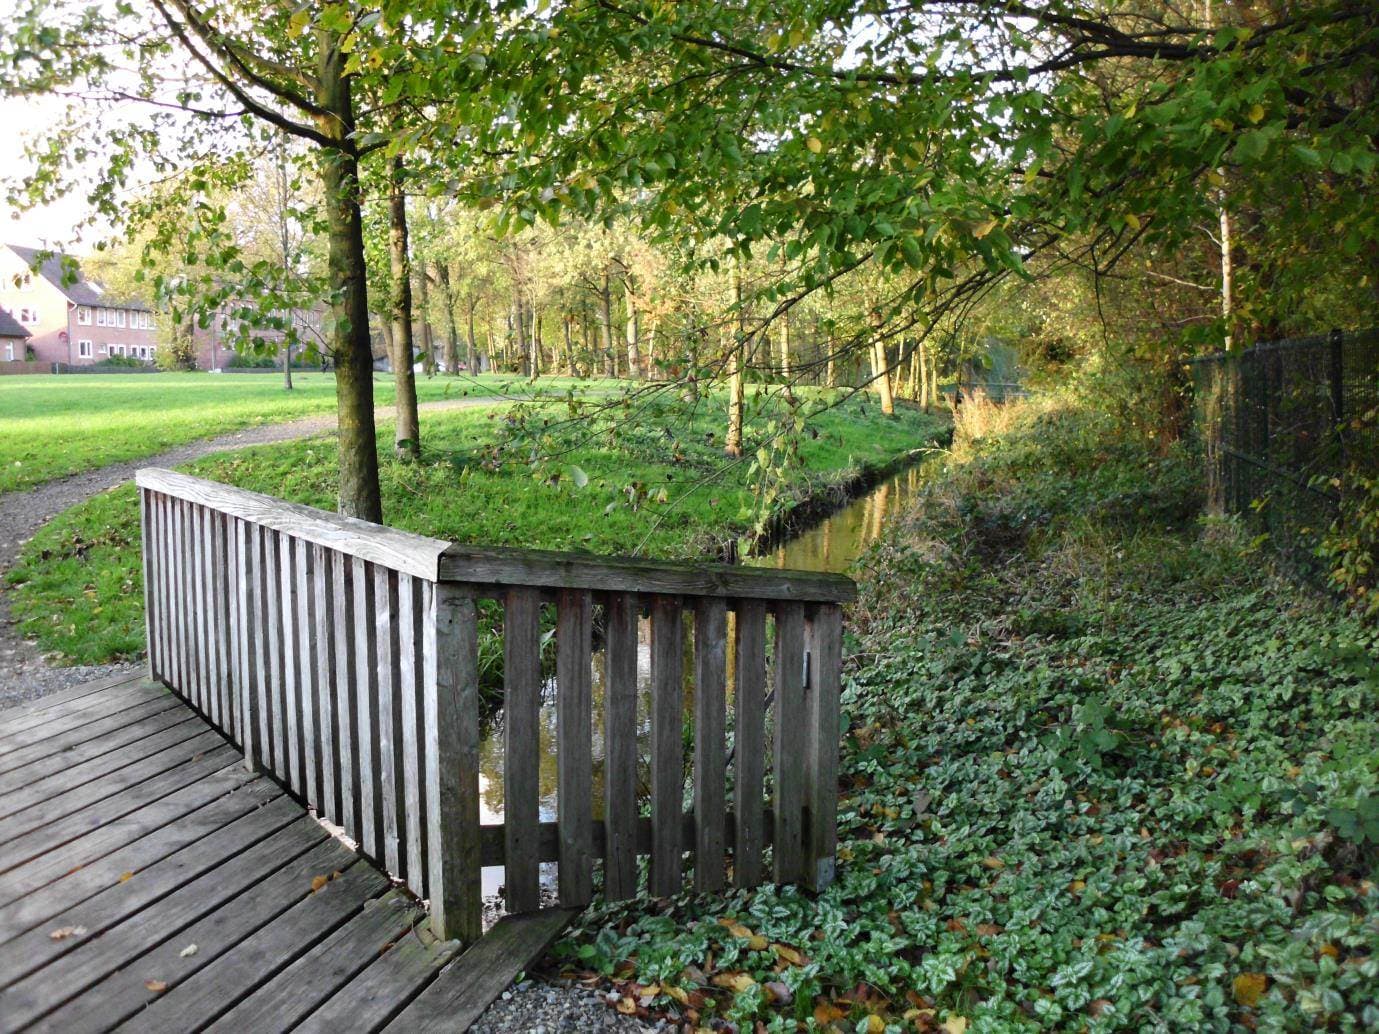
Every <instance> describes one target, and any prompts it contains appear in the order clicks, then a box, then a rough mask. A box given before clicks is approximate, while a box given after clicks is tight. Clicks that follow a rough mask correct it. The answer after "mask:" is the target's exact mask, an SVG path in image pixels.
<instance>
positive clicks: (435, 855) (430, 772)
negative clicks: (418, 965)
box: [422, 582, 483, 944]
mask: <svg viewBox="0 0 1379 1034" xmlns="http://www.w3.org/2000/svg"><path fill="white" fill-rule="evenodd" d="M432 599H433V600H434V601H435V602H434V604H433V611H432V613H431V614H430V615H428V616H427V621H426V642H425V644H424V673H423V687H422V705H423V708H424V714H423V723H422V724H423V729H424V735H425V738H426V745H425V751H424V753H425V758H426V830H427V837H426V847H427V867H428V872H427V877H428V879H427V886H428V890H429V891H430V895H431V928H432V930H433V931H434V932H435V934H436V936H438V937H440V938H442V939H443V940H452V939H458V940H461V941H464V942H465V943H467V944H469V943H473V942H474V941H476V940H478V939H479V935H480V934H482V933H483V922H482V920H483V917H482V914H481V901H480V895H481V891H482V888H481V885H480V871H479V665H478V624H477V620H476V614H475V609H476V608H475V606H474V600H473V599H472V598H471V597H470V596H468V595H467V594H465V593H464V592H463V591H461V590H458V589H457V587H456V586H455V585H453V584H450V583H446V582H437V583H436V591H435V592H434V593H433V594H432Z"/></svg>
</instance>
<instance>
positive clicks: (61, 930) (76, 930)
mask: <svg viewBox="0 0 1379 1034" xmlns="http://www.w3.org/2000/svg"><path fill="white" fill-rule="evenodd" d="M85 933H86V927H84V926H59V927H58V928H57V929H56V930H54V931H53V932H52V933H50V934H49V935H48V936H49V937H51V938H52V939H53V940H55V941H65V940H66V939H67V938H68V937H82V936H84V935H85Z"/></svg>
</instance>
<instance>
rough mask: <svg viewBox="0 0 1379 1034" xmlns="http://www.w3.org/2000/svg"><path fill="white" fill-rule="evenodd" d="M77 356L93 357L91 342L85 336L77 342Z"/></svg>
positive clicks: (80, 357) (81, 357)
mask: <svg viewBox="0 0 1379 1034" xmlns="http://www.w3.org/2000/svg"><path fill="white" fill-rule="evenodd" d="M77 357H78V358H79V359H90V358H91V342H90V341H88V340H86V339H85V338H83V339H82V340H80V341H78V342H77Z"/></svg>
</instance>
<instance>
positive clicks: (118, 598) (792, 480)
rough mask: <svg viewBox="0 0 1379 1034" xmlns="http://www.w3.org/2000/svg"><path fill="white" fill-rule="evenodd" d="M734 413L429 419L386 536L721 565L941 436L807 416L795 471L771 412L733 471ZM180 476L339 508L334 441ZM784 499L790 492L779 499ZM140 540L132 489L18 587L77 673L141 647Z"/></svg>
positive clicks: (74, 517)
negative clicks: (739, 542)
mask: <svg viewBox="0 0 1379 1034" xmlns="http://www.w3.org/2000/svg"><path fill="white" fill-rule="evenodd" d="M806 397H807V398H809V399H811V400H813V399H815V398H817V397H818V396H816V395H807V396H806ZM721 403H722V400H721V399H718V398H705V399H703V400H702V401H701V403H700V404H699V405H697V406H691V405H688V404H686V403H684V402H682V401H679V400H673V399H670V398H669V397H667V396H666V395H661V396H658V397H656V398H654V399H651V400H642V401H640V402H636V403H611V402H609V403H603V404H601V406H600V408H598V409H597V410H596V411H595V412H593V413H592V414H584V415H582V416H581V417H580V419H578V420H575V421H573V422H569V417H570V410H569V409H568V408H567V407H565V406H552V405H549V404H547V405H544V406H533V407H529V408H526V409H524V410H521V411H519V412H516V413H514V412H513V411H512V410H511V409H510V408H508V407H502V408H500V407H489V408H484V409H466V410H451V411H439V412H432V413H423V415H422V420H423V423H422V434H423V442H424V443H425V449H426V461H425V462H424V463H422V464H420V465H413V464H402V463H398V462H396V461H394V460H392V459H391V458H390V457H388V456H381V458H380V463H381V468H382V473H381V482H382V489H383V499H384V513H385V520H386V521H387V522H388V523H389V524H391V525H393V526H395V527H400V528H405V529H407V530H410V531H416V532H420V533H423V534H427V535H434V536H437V537H440V538H446V539H451V540H455V541H463V542H473V543H484V544H494V545H512V546H529V547H533V548H547V549H566V550H570V549H573V550H587V551H591V552H594V553H622V554H626V553H633V552H639V553H641V554H642V555H646V556H656V557H669V558H703V557H706V556H710V557H717V556H718V555H720V554H721V552H722V550H723V548H724V545H725V543H726V542H727V541H728V540H729V539H732V538H734V537H736V536H738V535H741V534H744V533H747V532H750V531H751V530H752V529H753V528H754V527H755V526H757V525H758V523H759V522H760V520H761V519H762V517H763V516H764V514H763V508H762V505H760V504H761V500H762V499H767V500H769V502H768V504H767V505H768V506H769V510H770V512H780V511H782V510H785V509H789V508H790V507H791V506H793V505H794V504H795V503H796V502H797V501H798V500H800V499H802V498H806V497H809V496H812V495H814V494H817V493H820V492H822V491H826V490H829V489H831V488H832V487H834V486H837V485H839V484H841V483H843V482H845V481H847V480H849V479H851V478H853V477H855V476H857V475H858V474H859V473H861V472H862V471H863V470H865V469H867V468H877V467H881V466H884V465H886V464H888V463H890V462H892V461H893V460H895V459H896V458H897V457H898V456H901V455H902V454H904V453H906V452H908V451H909V450H912V449H917V448H921V447H923V446H926V445H928V444H929V443H930V442H931V441H932V440H933V439H934V438H935V437H936V436H937V435H939V434H941V433H942V431H943V426H944V425H943V423H942V422H941V421H940V419H939V418H938V417H934V416H926V415H924V414H922V413H918V412H916V411H913V410H905V411H902V412H901V413H899V414H897V415H896V416H895V417H893V418H886V417H883V416H881V414H880V413H879V411H878V410H877V409H876V407H875V406H874V405H873V404H871V403H869V402H867V401H863V400H854V401H852V402H849V403H848V404H846V405H845V406H840V407H838V408H834V409H830V410H827V411H825V412H822V413H820V414H818V415H816V416H812V417H810V418H809V420H808V422H807V425H806V428H805V431H804V432H803V433H802V434H800V435H798V436H797V437H798V444H799V450H798V454H797V455H794V456H786V455H784V454H785V453H786V452H787V451H788V450H786V449H784V448H782V447H775V448H772V447H771V442H770V439H771V437H772V435H773V431H772V430H771V429H772V428H773V427H775V428H777V429H778V428H779V427H780V426H781V423H782V420H783V418H784V417H786V416H787V415H788V410H785V409H782V408H781V407H779V405H778V404H776V403H775V402H770V403H766V404H762V405H759V406H758V407H757V412H756V413H755V415H754V417H753V419H752V421H751V423H750V424H749V427H748V445H749V450H748V451H749V458H748V459H745V460H741V461H738V462H728V461H727V460H726V458H725V457H724V455H723V452H722V449H721V445H720V442H721V424H722V421H723V406H722V404H721ZM809 405H814V402H813V401H811V402H810V403H809ZM384 437H385V440H386V437H387V436H384ZM500 442H502V443H504V445H503V447H502V448H499V443H500ZM759 449H760V450H761V454H760V455H758V454H757V453H758V450H759ZM381 451H382V450H381ZM533 457H535V458H533ZM763 460H765V461H766V462H765V464H763V462H762V461H763ZM786 461H788V463H787V465H785V466H783V467H782V466H781V464H782V463H783V462H786ZM183 469H186V470H188V471H189V472H191V473H194V474H197V475H200V476H202V477H207V478H211V479H214V480H217V481H223V482H227V483H230V484H235V485H240V486H242V487H245V488H251V489H254V490H256V491H261V492H266V493H268V494H271V495H275V496H278V497H281V498H285V499H290V500H292V501H294V502H302V503H307V504H310V505H315V506H320V507H324V508H333V506H334V500H335V488H336V472H335V447H334V442H333V441H332V440H331V439H329V438H316V439H311V440H306V441H301V442H290V443H283V444H278V445H271V446H262V447H258V448H253V449H245V450H242V451H236V452H233V453H226V454H222V455H220V456H215V457H208V458H206V459H203V460H200V461H197V462H195V463H192V464H189V465H188V466H187V467H185V468H183ZM768 473H769V478H768V476H767V475H768ZM771 486H779V488H780V489H781V490H780V491H778V492H776V493H774V494H773V493H772V492H771V491H770V487H771ZM138 534H139V533H138V522H137V502H136V497H135V494H134V490H133V488H132V486H128V485H127V486H124V487H122V488H119V489H116V490H114V491H112V492H109V493H106V494H103V495H100V496H97V497H96V498H94V499H92V500H90V501H88V502H87V503H84V504H82V505H80V506H77V507H75V508H73V509H72V510H69V511H67V512H66V513H64V514H62V515H60V516H59V517H58V518H56V519H55V520H54V521H52V522H51V523H50V524H49V525H47V526H46V527H45V528H44V529H43V530H42V531H40V532H39V533H38V534H37V535H36V536H35V537H34V538H33V540H32V541H30V542H29V543H28V544H27V545H26V546H25V548H24V551H23V553H22V555H21V557H20V560H19V562H18V563H17V564H16V565H15V567H14V568H13V569H12V571H11V573H10V575H9V579H10V581H11V583H12V584H13V586H14V591H13V593H12V610H13V613H14V616H15V617H16V618H17V619H18V620H19V621H20V625H21V629H22V631H23V632H24V634H25V635H28V636H33V637H35V638H36V639H37V640H38V642H39V644H40V645H41V647H42V648H43V649H44V650H45V651H48V652H51V653H53V654H55V655H57V656H58V657H59V658H61V659H63V660H66V661H69V662H73V663H99V662H103V661H108V660H113V659H116V658H124V657H132V656H135V655H137V654H138V653H139V652H140V651H141V650H142V640H143V627H142V621H143V619H142V602H141V590H140V576H139V569H138Z"/></svg>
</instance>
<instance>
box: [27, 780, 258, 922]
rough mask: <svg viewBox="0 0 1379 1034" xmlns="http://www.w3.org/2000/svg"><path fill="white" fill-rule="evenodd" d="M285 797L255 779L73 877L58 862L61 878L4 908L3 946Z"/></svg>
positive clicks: (36, 885) (33, 886) (35, 884)
mask: <svg viewBox="0 0 1379 1034" xmlns="http://www.w3.org/2000/svg"><path fill="white" fill-rule="evenodd" d="M281 796H282V790H281V788H280V787H279V786H278V785H277V784H276V783H274V782H272V781H271V780H268V779H254V780H252V781H251V782H249V783H247V784H246V785H243V786H241V787H239V788H238V789H237V790H235V791H234V792H233V793H222V794H221V795H220V796H218V797H216V798H215V799H213V800H211V801H210V802H204V801H203V802H202V803H201V806H199V807H194V808H192V809H190V810H188V811H186V812H185V813H183V814H174V815H171V816H170V817H169V818H168V820H167V821H166V822H164V823H163V824H162V825H158V826H154V827H153V828H152V829H151V830H149V832H148V833H147V834H146V835H144V836H142V837H139V838H137V839H135V840H133V841H132V842H130V843H127V844H124V846H117V847H116V848H115V849H114V850H113V851H111V852H110V853H109V854H105V855H103V856H101V857H98V858H95V859H94V860H91V861H88V862H87V863H86V864H84V865H82V866H80V867H79V868H76V869H73V870H71V871H70V872H63V871H62V870H61V865H60V863H61V861H62V859H60V858H59V859H56V860H55V864H54V869H56V870H57V876H58V877H60V878H57V879H56V880H54V881H53V882H50V883H48V884H47V885H46V886H44V885H43V881H41V880H38V881H30V882H29V883H27V884H26V885H25V886H26V889H27V890H28V893H25V894H24V895H23V896H22V897H20V898H18V899H16V900H14V901H11V902H10V903H9V904H7V905H4V906H3V907H0V942H3V941H8V940H10V939H12V938H14V937H18V936H19V935H20V934H22V933H24V932H25V931H26V930H31V929H33V928H34V927H36V926H39V925H40V924H44V923H48V922H50V921H51V919H52V917H53V916H55V915H58V914H59V913H61V912H63V911H64V910H66V909H68V908H72V907H73V906H75V905H78V904H80V903H81V902H83V901H85V900H87V899H88V898H90V897H93V896H94V895H96V894H99V893H101V892H103V891H105V890H108V889H109V888H110V887H113V886H118V885H121V877H122V876H123V875H124V874H125V873H127V872H128V873H133V874H134V875H136V876H137V875H138V874H139V872H141V871H142V870H143V869H146V868H147V867H148V866H150V865H154V864H156V863H157V862H158V861H159V860H160V859H163V858H166V857H168V856H169V855H172V854H174V853H176V852H177V851H179V850H181V849H182V848H184V847H186V846H187V845H188V844H193V843H195V842H196V841H198V840H200V839H201V838H202V837H204V836H206V835H208V834H210V833H213V832H215V830H217V829H220V828H221V827H222V826H225V825H228V824H229V823H231V822H234V821H235V820H236V819H238V818H240V817H241V816H243V815H246V814H249V813H250V812H254V811H257V810H258V809H260V808H262V807H264V806H266V805H267V804H268V803H269V802H271V801H274V800H276V799H278V798H280V797H281Z"/></svg>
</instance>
